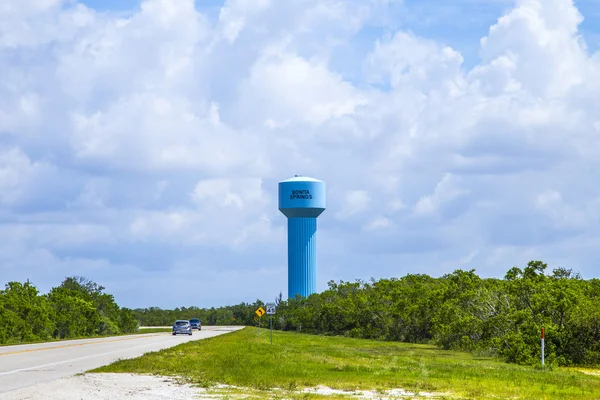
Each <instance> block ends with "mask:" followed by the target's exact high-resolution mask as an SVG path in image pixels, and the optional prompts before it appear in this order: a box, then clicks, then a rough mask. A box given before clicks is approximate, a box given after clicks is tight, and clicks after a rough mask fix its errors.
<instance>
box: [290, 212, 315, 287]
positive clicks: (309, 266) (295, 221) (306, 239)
mask: <svg viewBox="0 0 600 400" xmlns="http://www.w3.org/2000/svg"><path fill="white" fill-rule="evenodd" d="M316 266H317V219H316V218H288V277H289V278H288V293H290V294H296V293H297V294H300V295H301V296H303V297H307V296H309V295H310V294H312V293H315V292H316V291H317V268H316Z"/></svg>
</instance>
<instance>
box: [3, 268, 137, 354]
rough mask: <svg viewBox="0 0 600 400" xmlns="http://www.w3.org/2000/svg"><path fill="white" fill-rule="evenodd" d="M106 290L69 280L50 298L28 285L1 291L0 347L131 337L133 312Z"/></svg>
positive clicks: (81, 280) (134, 323) (10, 285)
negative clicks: (104, 336)
mask: <svg viewBox="0 0 600 400" xmlns="http://www.w3.org/2000/svg"><path fill="white" fill-rule="evenodd" d="M104 289H105V288H104V287H102V286H100V285H98V284H96V283H94V282H92V281H90V280H88V279H85V278H82V277H68V278H66V279H65V280H64V281H63V282H62V283H61V284H60V286H58V287H55V288H52V289H51V290H50V292H49V293H47V294H40V293H39V291H38V289H37V288H36V287H35V286H34V285H33V284H31V283H30V282H29V281H27V282H25V283H20V282H9V283H7V284H6V287H5V289H4V290H0V344H13V343H15V344H16V343H25V342H32V341H37V340H49V339H65V338H75V337H87V336H96V335H112V334H119V333H130V332H133V331H135V330H137V328H138V323H137V320H136V319H135V317H134V315H133V312H132V311H131V310H129V309H127V308H121V307H119V306H118V305H117V303H116V302H115V300H114V297H113V296H112V295H111V294H108V293H105V292H104Z"/></svg>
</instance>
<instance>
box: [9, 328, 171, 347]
mask: <svg viewBox="0 0 600 400" xmlns="http://www.w3.org/2000/svg"><path fill="white" fill-rule="evenodd" d="M162 332H171V328H147V329H138V330H137V331H135V332H130V333H118V334H116V335H95V336H79V337H73V338H68V339H39V340H27V341H24V342H18V343H0V347H3V346H20V345H24V344H36V343H53V342H67V341H69V340H81V339H98V338H107V337H115V336H130V335H144V334H147V333H162Z"/></svg>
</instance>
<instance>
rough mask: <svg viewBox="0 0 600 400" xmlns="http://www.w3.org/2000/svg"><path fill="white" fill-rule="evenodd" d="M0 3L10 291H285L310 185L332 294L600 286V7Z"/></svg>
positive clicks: (140, 303) (223, 295) (192, 300)
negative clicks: (561, 278) (474, 285)
mask: <svg viewBox="0 0 600 400" xmlns="http://www.w3.org/2000/svg"><path fill="white" fill-rule="evenodd" d="M2 4H3V5H2V6H1V7H0V281H2V282H0V283H5V282H8V281H15V280H16V281H21V282H23V281H25V280H26V279H29V280H30V281H31V282H33V283H34V284H35V285H36V286H37V287H38V288H39V289H40V291H41V292H42V293H44V292H47V291H48V290H49V289H50V288H51V287H53V286H57V285H59V284H60V282H61V281H62V280H63V279H64V278H65V277H67V276H74V275H75V276H83V277H86V278H88V279H91V280H93V281H95V282H97V283H99V284H101V285H103V286H104V287H105V288H106V291H107V292H109V293H111V294H113V295H114V296H115V298H116V300H117V302H118V303H119V304H120V305H121V306H125V307H131V308H137V307H150V306H157V307H162V308H173V307H179V306H192V305H193V306H199V307H212V306H215V307H217V306H222V305H228V304H238V303H240V302H253V301H255V300H256V299H262V300H263V301H269V300H271V299H274V298H275V297H276V296H277V295H278V294H279V293H280V292H282V293H283V295H284V296H286V295H287V247H286V246H287V240H286V219H285V217H284V216H283V215H282V214H281V213H280V212H279V211H278V209H277V183H278V182H279V181H281V180H284V179H287V178H290V177H293V176H294V175H296V174H300V175H305V176H311V177H315V178H318V179H321V180H323V181H325V182H326V184H327V210H326V211H325V212H324V213H323V214H322V215H321V216H320V217H319V219H318V234H317V241H318V243H317V251H318V256H317V260H318V267H317V274H318V285H317V288H318V290H319V291H322V290H325V289H326V288H327V282H328V281H330V280H335V281H339V280H344V281H354V280H355V279H363V280H368V279H370V278H375V279H380V278H391V277H401V276H404V275H406V274H409V273H413V274H414V273H423V274H428V275H431V276H442V275H444V274H447V273H451V272H452V271H454V270H455V269H463V270H469V269H475V271H476V273H478V274H479V275H480V276H483V277H503V276H504V274H505V273H506V271H508V270H509V269H510V268H511V267H513V266H519V267H523V266H525V265H526V264H527V262H528V261H530V260H542V261H544V262H547V263H548V265H549V267H550V269H552V268H556V267H565V268H572V269H574V270H575V271H578V272H580V273H581V274H582V276H583V277H584V278H586V279H589V278H594V277H600V272H599V271H600V270H599V269H598V264H597V260H598V257H597V254H598V248H600V228H599V227H600V225H599V222H600V207H599V206H600V184H599V180H598V171H599V166H600V113H599V112H598V109H600V53H599V52H598V51H599V49H600V2H598V0H580V1H577V2H573V1H571V0H516V1H512V0H510V1H509V0H485V1H484V0H456V1H453V2H448V1H447V0H404V1H402V0H345V1H341V0H286V1H275V0H252V1H250V0H226V1H217V0H203V1H200V0H199V1H196V2H194V1H193V0H144V1H136V0H108V1H106V0H87V1H79V2H78V1H75V0H3V2H2Z"/></svg>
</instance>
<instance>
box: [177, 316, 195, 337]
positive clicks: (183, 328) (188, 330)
mask: <svg viewBox="0 0 600 400" xmlns="http://www.w3.org/2000/svg"><path fill="white" fill-rule="evenodd" d="M178 333H184V334H186V335H191V334H192V325H191V324H190V321H188V320H185V319H178V320H177V321H175V323H174V324H173V336H175V335H177V334H178Z"/></svg>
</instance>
